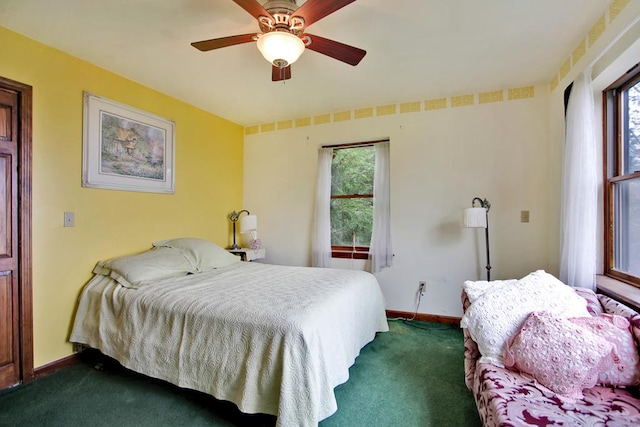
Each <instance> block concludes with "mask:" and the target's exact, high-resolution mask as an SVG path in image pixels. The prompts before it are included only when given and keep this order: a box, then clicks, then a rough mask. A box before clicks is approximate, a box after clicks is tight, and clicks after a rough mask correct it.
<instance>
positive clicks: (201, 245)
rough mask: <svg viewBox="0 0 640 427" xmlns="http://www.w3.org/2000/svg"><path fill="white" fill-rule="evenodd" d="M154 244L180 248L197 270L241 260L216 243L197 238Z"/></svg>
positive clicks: (163, 241)
mask: <svg viewBox="0 0 640 427" xmlns="http://www.w3.org/2000/svg"><path fill="white" fill-rule="evenodd" d="M153 246H156V247H168V248H175V249H180V250H182V252H183V253H184V254H185V256H186V257H187V259H188V260H189V262H190V263H191V264H192V265H193V267H194V269H195V271H197V272H202V271H207V270H212V269H214V268H221V267H226V266H227V265H231V264H233V263H236V262H240V257H237V256H235V255H233V254H232V253H229V252H228V251H227V250H225V249H222V248H221V247H220V246H218V245H216V244H215V243H212V242H209V241H208V240H203V239H196V238H188V237H184V238H180V239H171V240H162V241H160V242H155V243H154V244H153Z"/></svg>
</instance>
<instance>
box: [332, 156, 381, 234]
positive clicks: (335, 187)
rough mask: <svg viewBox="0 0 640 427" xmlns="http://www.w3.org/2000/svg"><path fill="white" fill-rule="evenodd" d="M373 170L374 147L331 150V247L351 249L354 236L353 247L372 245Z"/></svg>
mask: <svg viewBox="0 0 640 427" xmlns="http://www.w3.org/2000/svg"><path fill="white" fill-rule="evenodd" d="M374 169H375V150H374V147H356V148H346V149H339V150H335V151H334V157H333V161H332V163H331V196H332V199H331V245H333V246H352V245H353V243H354V237H355V245H356V246H369V245H370V244H371V228H372V226H373V198H372V197H371V195H372V194H373V175H374ZM335 196H350V197H349V198H344V197H342V198H337V197H335ZM363 196H364V197H363Z"/></svg>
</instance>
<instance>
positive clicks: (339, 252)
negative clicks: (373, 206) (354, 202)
mask: <svg viewBox="0 0 640 427" xmlns="http://www.w3.org/2000/svg"><path fill="white" fill-rule="evenodd" d="M388 141H389V140H388V139H382V140H377V141H367V142H354V143H348V144H336V145H325V146H323V148H333V150H334V151H336V150H348V149H353V148H361V147H373V146H374V145H375V144H378V143H381V142H388ZM374 173H375V160H374ZM331 179H332V182H333V176H332V177H331ZM363 198H371V199H372V198H373V194H339V195H333V194H332V195H331V199H332V200H333V199H363ZM372 225H373V224H372ZM331 257H332V258H346V259H369V246H344V245H331Z"/></svg>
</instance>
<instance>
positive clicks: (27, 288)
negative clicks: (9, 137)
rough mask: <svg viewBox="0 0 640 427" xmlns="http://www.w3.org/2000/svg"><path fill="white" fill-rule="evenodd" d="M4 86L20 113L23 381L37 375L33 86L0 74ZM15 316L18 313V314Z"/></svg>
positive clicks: (21, 370)
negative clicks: (32, 247) (10, 93)
mask: <svg viewBox="0 0 640 427" xmlns="http://www.w3.org/2000/svg"><path fill="white" fill-rule="evenodd" d="M0 89H4V90H8V91H10V92H14V93H16V94H17V96H18V108H19V114H20V121H19V126H20V129H19V140H18V145H19V146H18V216H19V217H18V248H19V253H18V257H19V258H18V272H19V274H20V277H19V279H18V307H19V308H18V309H19V313H18V314H17V315H18V317H19V319H18V323H19V326H18V327H19V331H18V340H19V342H18V347H19V350H20V356H19V363H20V379H19V380H20V382H22V383H27V382H29V381H31V380H33V378H34V370H33V288H32V282H31V280H32V268H31V264H32V258H31V209H32V207H31V168H32V160H33V159H32V107H33V90H32V88H31V86H29V85H26V84H24V83H20V82H16V81H14V80H10V79H7V78H4V77H0ZM14 316H15V314H14Z"/></svg>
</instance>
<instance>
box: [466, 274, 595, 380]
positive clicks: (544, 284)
mask: <svg viewBox="0 0 640 427" xmlns="http://www.w3.org/2000/svg"><path fill="white" fill-rule="evenodd" d="M467 287H469V288H473V285H468V284H466V287H465V291H466V290H467ZM480 287H481V288H486V289H484V290H483V291H482V292H480V293H479V295H476V299H475V300H474V301H472V302H471V305H470V306H469V308H468V309H467V310H466V312H465V314H464V316H463V317H462V321H461V322H460V326H461V327H463V328H467V329H468V330H469V334H470V335H471V337H472V338H473V340H474V341H475V342H476V343H477V344H478V350H479V351H480V354H481V355H482V357H481V358H480V362H483V363H492V364H494V365H496V366H500V367H504V364H503V360H502V355H503V354H504V350H505V347H506V343H507V340H508V339H509V338H510V337H511V336H513V335H514V334H515V333H516V332H517V331H518V330H519V329H520V327H521V326H522V323H523V322H524V321H525V319H526V318H527V316H528V315H529V313H531V312H533V311H547V312H549V313H551V314H553V315H555V316H559V317H565V318H568V317H583V316H589V312H588V311H587V301H586V300H585V299H584V298H582V297H580V296H579V295H578V294H576V293H575V292H574V290H573V289H572V288H571V287H569V286H567V285H565V284H564V283H562V282H561V281H559V280H558V279H556V278H555V277H553V276H552V275H550V274H548V273H546V272H544V271H543V270H538V271H536V272H533V273H531V274H529V275H528V276H526V277H524V278H522V279H520V280H518V281H517V282H515V283H514V282H513V281H503V282H500V283H497V284H495V285H492V286H485V285H481V286H480ZM473 292H474V291H473V290H472V293H473ZM470 301H471V299H470Z"/></svg>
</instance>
